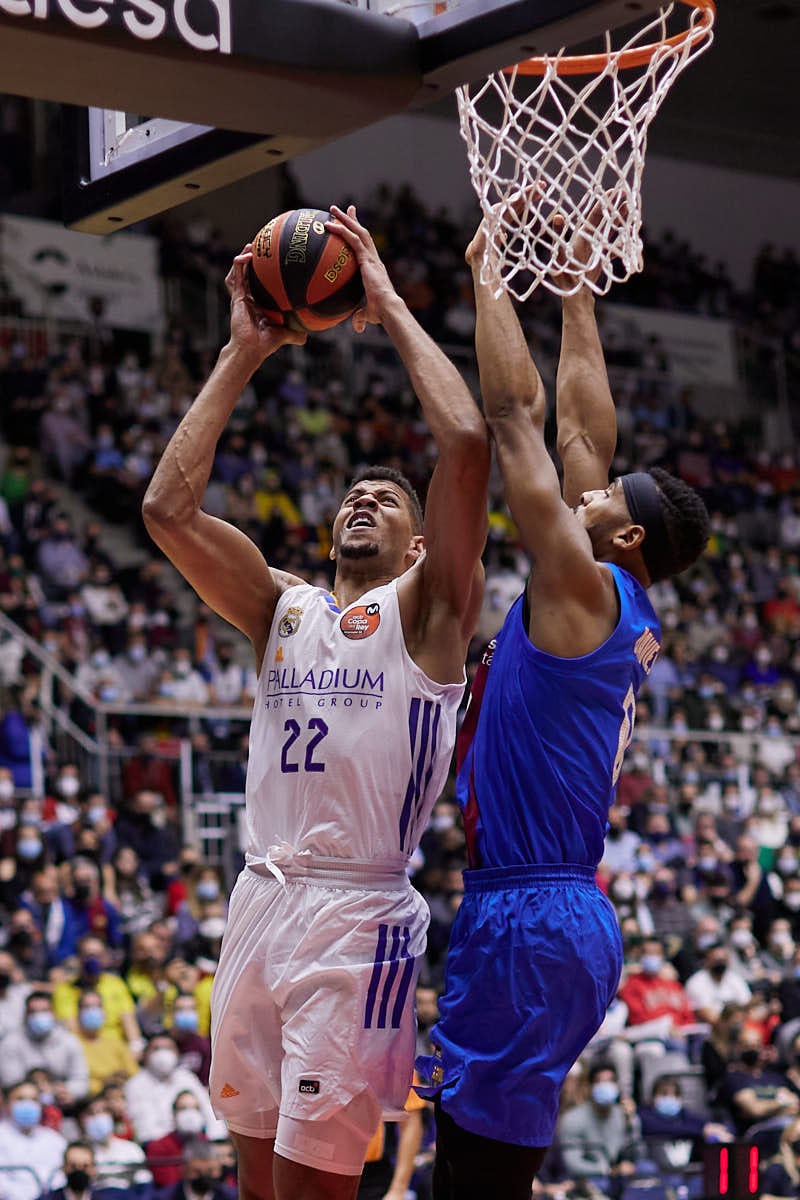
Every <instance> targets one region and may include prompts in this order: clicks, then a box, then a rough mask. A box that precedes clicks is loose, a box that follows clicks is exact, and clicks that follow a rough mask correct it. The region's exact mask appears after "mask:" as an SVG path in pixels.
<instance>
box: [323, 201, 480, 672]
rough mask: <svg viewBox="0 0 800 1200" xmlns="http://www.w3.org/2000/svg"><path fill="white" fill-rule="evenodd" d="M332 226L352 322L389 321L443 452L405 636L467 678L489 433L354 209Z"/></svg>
mask: <svg viewBox="0 0 800 1200" xmlns="http://www.w3.org/2000/svg"><path fill="white" fill-rule="evenodd" d="M331 211H332V213H333V215H334V223H333V225H332V227H333V228H335V229H336V231H337V232H338V233H340V234H341V236H342V237H344V238H345V240H346V241H347V242H348V244H349V245H350V246H351V247H352V248H353V250H354V252H355V254H356V256H357V258H358V263H359V267H360V270H361V277H362V279H363V282H364V289H365V292H366V297H367V303H366V306H365V308H364V309H362V310H361V311H360V312H359V313H356V315H355V317H354V324H355V326H356V328H357V329H363V327H364V325H365V324H366V323H367V322H376V323H380V324H382V325H383V327H384V329H385V330H386V332H387V334H388V335H389V337H390V338H391V339H392V342H393V343H394V346H395V348H396V350H397V352H398V354H399V355H400V358H401V359H402V361H403V364H404V366H405V368H406V370H407V372H408V375H409V377H410V380H411V383H412V385H413V387H414V391H415V392H416V395H417V396H418V398H419V401H420V403H421V405H422V409H423V412H424V414H425V418H426V420H427V423H428V426H429V428H430V431H431V433H432V435H433V438H434V441H435V442H436V447H437V449H438V451H439V458H438V461H437V464H436V468H435V470H434V472H433V477H432V479H431V483H430V486H429V489H428V496H427V500H426V504H425V524H424V537H425V559H424V562H423V563H422V564H421V571H422V587H421V591H420V593H419V595H413V596H412V595H411V594H410V593H411V592H412V586H414V587H415V585H412V582H411V581H410V580H409V581H408V583H407V582H406V580H401V582H400V584H399V586H398V594H399V596H400V601H401V610H402V612H403V624H404V630H405V634H406V644H407V646H408V650H409V652H410V653H411V655H412V657H413V658H414V660H415V661H416V662H417V664H418V665H419V666H421V667H422V668H423V670H425V671H426V673H427V674H428V675H430V676H431V678H432V679H436V680H438V681H440V682H443V683H444V682H455V681H458V680H460V679H461V678H462V675H463V664H464V655H465V651H466V647H467V643H468V641H469V638H470V637H471V635H472V633H473V632H474V626H475V623H476V621H477V616H478V611H479V609H480V602H481V592H482V582H483V568H482V565H481V562H480V557H481V553H482V551H483V546H484V543H485V540H486V532H487V528H488V517H487V501H486V493H487V484H488V476H489V438H488V433H487V430H486V424H485V422H484V420H483V417H482V416H481V414H480V411H479V410H478V407H477V405H476V404H475V401H474V399H473V397H472V396H471V394H470V391H469V388H468V387H467V385H466V384H465V382H464V380H463V379H462V378H461V375H460V374H459V372H458V371H457V369H456V368H455V366H454V365H453V364H452V363H451V362H450V360H449V359H448V358H447V356H446V355H445V354H443V353H442V351H441V350H440V349H439V348H438V346H437V345H436V344H435V342H434V341H433V340H432V339H431V338H430V337H429V336H428V334H427V333H426V332H425V331H424V329H422V328H421V326H420V325H419V323H418V322H417V321H416V320H415V319H414V317H413V316H412V315H411V313H410V311H409V309H408V307H407V306H406V304H405V302H404V301H403V300H402V299H401V297H400V296H398V294H397V292H396V291H395V289H394V287H393V286H392V283H391V281H390V279H389V276H388V274H387V272H386V268H385V267H384V265H383V263H382V262H381V260H380V257H379V255H378V253H377V250H376V249H375V245H374V242H373V240H372V237H371V236H370V234H369V232H368V231H367V230H366V229H365V228H364V226H363V225H361V224H360V223H359V221H358V220H357V217H356V213H355V209H354V208H352V207H351V208H350V209H349V210H348V212H347V213H345V212H343V211H342V210H341V209H338V208H333V209H332V210H331Z"/></svg>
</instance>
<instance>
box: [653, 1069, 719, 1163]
mask: <svg viewBox="0 0 800 1200" xmlns="http://www.w3.org/2000/svg"><path fill="white" fill-rule="evenodd" d="M639 1120H640V1122H641V1126H642V1137H643V1138H644V1140H645V1145H646V1146H647V1156H648V1158H649V1159H651V1160H652V1161H653V1162H655V1164H656V1166H658V1167H659V1168H661V1170H663V1171H677V1170H681V1169H682V1168H684V1167H687V1166H688V1165H689V1163H690V1162H691V1161H692V1160H696V1159H697V1158H698V1157H699V1155H700V1152H701V1147H702V1144H703V1142H730V1141H732V1139H733V1133H732V1131H731V1130H730V1129H729V1128H728V1127H727V1126H726V1125H723V1124H721V1123H720V1122H717V1121H709V1120H707V1119H706V1117H703V1116H701V1115H700V1114H699V1113H695V1112H692V1111H691V1110H690V1109H688V1108H686V1107H685V1105H684V1103H683V1098H682V1096H681V1085H680V1082H679V1081H678V1080H677V1079H672V1078H669V1077H666V1076H662V1077H661V1078H659V1079H657V1080H656V1081H655V1084H654V1086H653V1094H652V1097H651V1100H650V1103H649V1104H643V1105H641V1106H640V1108H639Z"/></svg>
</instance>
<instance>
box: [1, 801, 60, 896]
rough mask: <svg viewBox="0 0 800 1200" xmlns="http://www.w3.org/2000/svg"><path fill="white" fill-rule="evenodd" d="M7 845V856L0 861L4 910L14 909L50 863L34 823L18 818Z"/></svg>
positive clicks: (45, 847)
mask: <svg viewBox="0 0 800 1200" xmlns="http://www.w3.org/2000/svg"><path fill="white" fill-rule="evenodd" d="M11 842H12V845H11V847H10V854H9V856H8V857H4V858H3V859H2V861H0V904H1V905H2V906H3V908H6V909H9V908H16V906H17V905H18V904H19V903H20V900H21V899H22V897H23V895H24V894H25V892H27V891H28V890H29V889H30V887H31V884H32V882H33V877H34V875H36V873H37V872H38V871H41V870H42V868H43V867H45V866H46V865H47V864H48V863H49V861H50V859H49V855H48V852H47V846H46V845H45V842H44V837H43V835H42V832H41V829H40V828H39V825H38V824H33V823H32V822H30V821H25V820H23V818H22V817H21V816H20V821H19V824H18V825H17V828H16V830H14V831H12V838H11Z"/></svg>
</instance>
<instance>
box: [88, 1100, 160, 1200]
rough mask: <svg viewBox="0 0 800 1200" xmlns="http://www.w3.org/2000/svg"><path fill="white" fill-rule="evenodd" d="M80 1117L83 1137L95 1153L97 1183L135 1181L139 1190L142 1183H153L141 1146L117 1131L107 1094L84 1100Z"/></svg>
mask: <svg viewBox="0 0 800 1200" xmlns="http://www.w3.org/2000/svg"><path fill="white" fill-rule="evenodd" d="M77 1118H78V1127H79V1129H80V1131H81V1137H82V1138H83V1139H84V1140H85V1141H86V1143H87V1144H88V1145H89V1146H91V1148H92V1153H93V1154H94V1157H95V1162H96V1165H97V1182H98V1184H102V1185H103V1186H104V1187H107V1188H127V1187H129V1186H130V1185H131V1183H135V1184H137V1185H138V1186H137V1191H138V1190H139V1187H140V1186H141V1185H149V1184H150V1183H152V1175H151V1174H150V1171H149V1170H148V1169H147V1167H146V1166H145V1155H144V1150H143V1149H142V1147H141V1146H139V1145H137V1143H136V1142H134V1141H131V1140H130V1139H129V1138H121V1137H117V1136H116V1134H115V1133H114V1118H113V1116H112V1115H111V1111H110V1109H109V1107H108V1101H107V1099H106V1098H105V1096H104V1095H100V1096H93V1097H92V1098H91V1099H90V1100H86V1101H84V1103H83V1104H81V1105H80V1106H79V1108H78V1112H77ZM132 1168H133V1169H132Z"/></svg>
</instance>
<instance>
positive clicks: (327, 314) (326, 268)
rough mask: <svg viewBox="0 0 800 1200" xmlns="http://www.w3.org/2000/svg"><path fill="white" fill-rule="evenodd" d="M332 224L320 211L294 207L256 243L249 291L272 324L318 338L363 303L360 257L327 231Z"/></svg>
mask: <svg viewBox="0 0 800 1200" xmlns="http://www.w3.org/2000/svg"><path fill="white" fill-rule="evenodd" d="M329 220H330V213H327V212H324V211H323V210H322V209H317V208H296V209H293V210H292V211H291V212H285V213H281V215H280V216H279V217H273V218H272V220H271V221H270V222H269V223H268V224H266V225H265V226H264V228H263V229H259V231H258V233H257V234H256V236H255V237H254V238H253V261H252V262H251V263H250V265H249V267H248V282H249V284H250V291H251V292H252V295H253V299H254V300H255V302H256V304H257V305H258V307H259V308H260V309H262V310H263V312H264V313H265V315H266V317H267V319H268V320H269V321H271V322H272V323H273V324H274V325H288V326H289V327H290V328H291V329H298V330H306V331H307V332H308V333H315V332H317V331H318V330H321V329H330V328H331V326H333V325H338V324H339V323H340V322H341V321H344V320H345V319H346V318H347V317H349V316H350V314H351V313H353V312H355V310H356V309H357V308H358V306H359V304H361V302H362V300H363V297H364V287H363V285H362V282H361V273H360V272H359V269H358V263H357V261H356V256H355V254H353V251H352V250H351V249H350V247H349V246H348V245H347V242H345V241H343V240H342V238H340V237H339V236H338V235H337V234H334V233H329V232H328V230H327V229H326V228H325V222H326V221H329Z"/></svg>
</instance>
